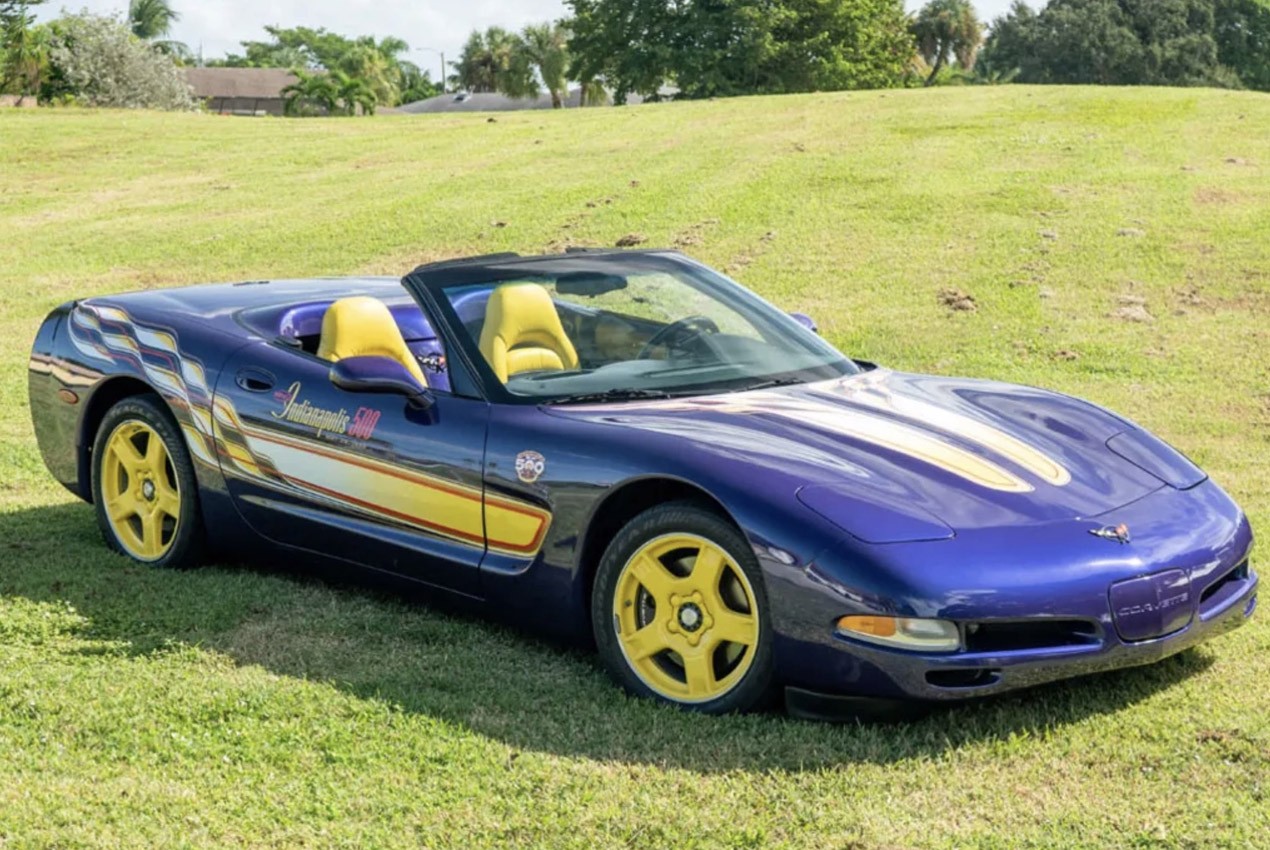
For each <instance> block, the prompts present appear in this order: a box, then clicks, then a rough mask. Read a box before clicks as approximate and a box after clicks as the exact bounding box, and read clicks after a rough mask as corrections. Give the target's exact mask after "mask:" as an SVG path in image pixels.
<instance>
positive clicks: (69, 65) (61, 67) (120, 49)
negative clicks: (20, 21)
mask: <svg viewBox="0 0 1270 850" xmlns="http://www.w3.org/2000/svg"><path fill="white" fill-rule="evenodd" d="M54 31H55V32H54V36H53V41H52V46H51V49H50V57H51V59H52V64H53V65H54V66H55V68H56V69H57V70H58V71H59V72H60V75H61V77H62V79H63V80H64V81H65V85H66V88H67V89H68V90H69V92H70V93H73V94H74V95H75V96H76V97H77V98H78V100H79V101H80V102H81V103H83V104H85V105H87V106H104V107H120V108H125V109H172V110H177V109H194V108H195V106H196V103H195V101H194V99H193V97H191V95H190V87H189V85H188V84H187V83H186V82H185V75H184V74H183V73H182V72H181V69H180V68H178V67H177V66H176V63H175V62H173V61H172V57H171V56H168V55H166V54H164V53H162V52H160V51H159V50H156V49H155V48H154V47H153V46H151V45H149V44H147V43H146V42H144V41H142V40H141V39H139V38H137V37H136V36H134V35H133V34H132V33H131V32H130V31H129V29H128V27H127V25H126V24H124V23H123V22H121V21H118V20H116V19H114V18H110V17H105V16H101V15H93V14H90V13H88V12H82V13H80V14H77V15H67V16H66V17H64V18H62V19H61V20H59V21H57V22H56V23H55V25H54Z"/></svg>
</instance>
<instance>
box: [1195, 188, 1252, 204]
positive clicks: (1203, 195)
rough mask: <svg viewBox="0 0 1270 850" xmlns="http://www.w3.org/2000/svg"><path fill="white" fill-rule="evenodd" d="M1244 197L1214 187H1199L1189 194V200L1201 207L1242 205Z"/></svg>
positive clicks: (1242, 194)
mask: <svg viewBox="0 0 1270 850" xmlns="http://www.w3.org/2000/svg"><path fill="white" fill-rule="evenodd" d="M1246 197H1247V196H1246V195H1245V194H1244V193H1243V192H1237V191H1235V190H1233V189H1221V188H1218V187H1216V186H1199V187H1197V188H1196V189H1195V191H1194V192H1193V193H1191V199H1192V200H1193V201H1194V202H1195V203H1197V204H1199V205H1201V206H1230V205H1231V204H1238V203H1242V202H1243V201H1245V200H1246Z"/></svg>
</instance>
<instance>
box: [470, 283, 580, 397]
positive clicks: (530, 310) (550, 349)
mask: <svg viewBox="0 0 1270 850" xmlns="http://www.w3.org/2000/svg"><path fill="white" fill-rule="evenodd" d="M481 354H483V355H485V359H486V360H487V361H489V365H490V368H492V369H493V370H494V374H495V375H497V376H498V379H499V380H500V381H502V382H503V383H507V379H508V378H509V377H511V376H512V375H515V374H517V373H519V372H529V371H533V370H539V369H551V370H555V371H560V370H563V369H576V368H578V352H577V350H576V349H575V348H574V347H573V343H572V342H571V341H570V340H569V337H568V336H566V335H565V332H564V326H563V325H561V324H560V314H559V313H557V312H556V305H555V304H554V303H553V302H552V300H551V294H550V293H548V292H547V290H546V289H544V288H543V287H542V286H539V285H538V284H536V283H505V284H503V285H502V286H500V287H498V288H497V289H495V290H494V291H493V292H492V293H490V296H489V305H488V306H487V307H486V308H485V326H484V327H483V328H482V329H481Z"/></svg>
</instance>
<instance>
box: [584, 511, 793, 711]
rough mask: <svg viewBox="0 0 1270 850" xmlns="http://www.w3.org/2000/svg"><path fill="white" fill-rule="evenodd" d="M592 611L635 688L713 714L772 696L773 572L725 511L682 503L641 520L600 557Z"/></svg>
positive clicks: (612, 667)
mask: <svg viewBox="0 0 1270 850" xmlns="http://www.w3.org/2000/svg"><path fill="white" fill-rule="evenodd" d="M591 614H592V621H593V623H594V629H595V640H596V644H597V646H598V648H599V652H600V656H601V658H602V659H603V661H604V663H605V665H606V666H607V667H608V669H609V672H610V673H611V674H612V675H613V677H614V678H615V679H616V680H617V681H618V682H619V683H620V684H621V685H622V686H623V687H625V688H626V689H627V690H628V691H630V692H631V693H634V694H637V695H640V696H649V697H653V698H654V699H658V700H660V701H662V702H667V703H670V704H672V705H676V706H679V707H682V708H687V709H691V710H694V711H700V712H704V713H708V714H726V713H729V712H735V711H748V710H750V709H753V708H757V707H759V706H760V705H762V704H764V703H765V702H766V701H767V700H768V697H769V696H770V693H771V689H772V678H773V675H772V651H771V644H772V639H771V626H770V622H769V618H768V612H767V595H766V592H765V590H764V586H763V577H762V574H761V571H760V568H759V565H758V561H757V559H756V558H755V557H754V553H753V552H752V551H751V550H750V548H749V546H748V545H747V544H746V541H745V538H744V537H743V536H742V535H741V533H740V532H739V531H737V529H736V528H735V527H734V526H733V525H732V524H731V523H729V522H727V521H726V520H725V519H723V518H722V517H720V516H719V515H718V514H716V513H713V512H711V511H709V510H705V509H703V508H700V507H698V506H696V505H693V504H689V503H672V504H667V505H662V506H659V507H656V508H652V509H650V510H648V511H645V512H644V513H642V514H640V515H639V516H637V517H636V518H635V519H633V520H632V521H631V522H630V523H629V524H627V525H626V527H625V528H623V529H622V530H621V532H619V533H618V535H617V536H616V537H615V538H614V539H613V542H612V543H611V544H609V547H608V549H607V550H606V551H605V553H604V557H603V559H602V560H601V562H600V568H599V571H598V572H597V573H596V578H595V588H594V590H593V592H592V598H591Z"/></svg>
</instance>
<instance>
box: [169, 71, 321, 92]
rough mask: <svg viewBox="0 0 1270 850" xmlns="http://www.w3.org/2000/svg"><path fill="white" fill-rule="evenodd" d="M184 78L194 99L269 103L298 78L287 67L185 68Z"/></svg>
mask: <svg viewBox="0 0 1270 850" xmlns="http://www.w3.org/2000/svg"><path fill="white" fill-rule="evenodd" d="M185 79H186V82H188V83H189V84H190V87H191V88H192V89H194V96H195V97H199V98H207V97H241V98H259V99H261V100H269V99H273V98H280V97H282V90H283V89H284V88H286V87H287V86H289V85H291V84H292V83H294V82H295V81H296V80H297V79H298V78H297V77H296V75H295V74H293V73H291V72H290V71H288V70H286V69H285V68H186V69H185Z"/></svg>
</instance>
